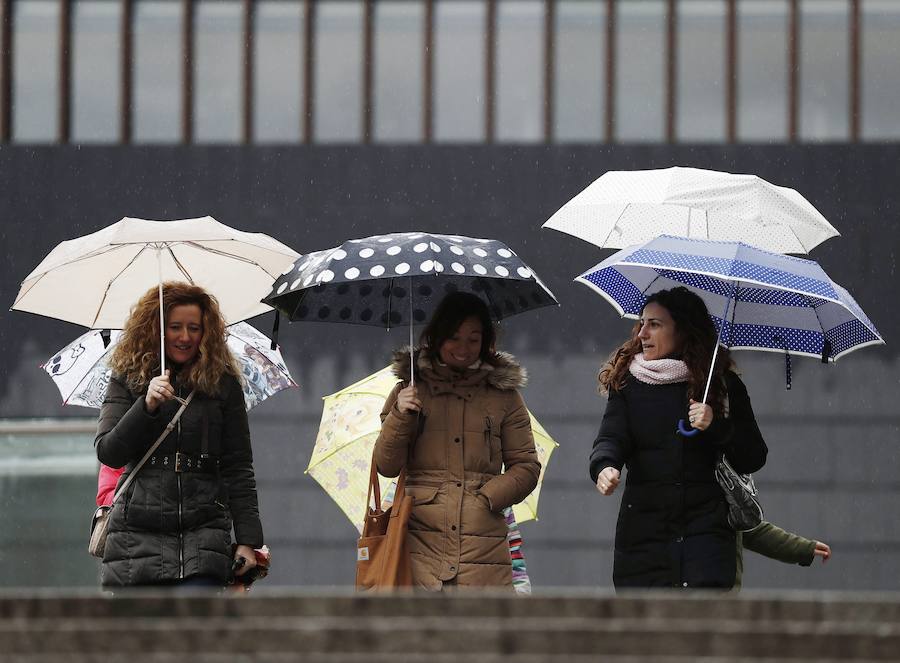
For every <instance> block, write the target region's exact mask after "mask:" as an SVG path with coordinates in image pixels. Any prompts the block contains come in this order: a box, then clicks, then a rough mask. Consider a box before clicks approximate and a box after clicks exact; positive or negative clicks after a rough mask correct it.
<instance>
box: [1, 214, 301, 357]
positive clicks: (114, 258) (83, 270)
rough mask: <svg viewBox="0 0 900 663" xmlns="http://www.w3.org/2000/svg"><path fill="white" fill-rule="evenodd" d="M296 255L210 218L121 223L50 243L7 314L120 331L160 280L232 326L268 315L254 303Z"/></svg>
mask: <svg viewBox="0 0 900 663" xmlns="http://www.w3.org/2000/svg"><path fill="white" fill-rule="evenodd" d="M298 255H299V254H298V253H297V252H296V251H294V250H293V249H291V248H290V247H288V246H285V245H284V244H282V243H281V242H279V241H277V240H275V239H272V238H271V237H269V236H268V235H264V234H262V233H248V232H243V231H240V230H235V229H234V228H230V227H228V226H226V225H223V224H221V223H219V222H218V221H216V220H215V219H213V218H212V217H210V216H205V217H202V218H198V219H182V220H177V221H149V220H145V219H132V218H128V217H126V218H124V219H122V220H121V221H119V222H118V223H114V224H112V225H111V226H108V227H106V228H103V229H102V230H98V231H97V232H95V233H92V234H90V235H85V236H83V237H78V238H77V239H72V240H68V241H65V242H62V243H60V244H59V245H57V247H56V248H55V249H53V250H52V251H51V252H50V253H49V254H48V255H47V257H46V258H44V259H43V260H42V261H41V263H40V264H39V265H38V266H37V267H35V269H34V271H32V272H31V274H29V275H28V276H27V277H26V278H25V280H24V281H23V282H22V286H21V288H20V289H19V294H18V295H17V296H16V300H15V303H14V304H13V305H12V309H13V310H16V311H27V312H29V313H36V314H38V315H45V316H47V317H50V318H57V319H59V320H66V321H67V322H74V323H75V324H78V325H83V326H85V327H89V328H92V329H121V328H122V327H123V326H124V324H125V320H126V318H127V317H128V314H129V311H130V310H131V307H132V306H133V305H134V304H135V302H136V301H137V300H138V298H139V297H140V296H141V295H143V294H144V293H145V292H147V290H148V289H149V288H152V287H154V286H159V291H160V302H162V283H163V282H164V281H186V282H189V283H193V284H195V285H198V286H201V287H202V288H204V289H205V290H206V291H207V292H210V293H211V294H213V295H214V296H215V297H216V299H218V301H219V305H220V307H221V310H222V315H223V316H224V317H225V322H226V324H233V323H235V322H240V321H241V320H246V319H247V318H251V317H253V316H255V315H259V314H260V313H265V312H266V311H269V310H271V309H270V308H269V306H268V305H266V304H263V303H261V302H260V299H262V297H264V296H265V295H266V294H268V292H269V290H270V287H271V284H272V281H273V280H274V279H275V278H276V277H278V276H281V275H282V274H283V273H284V271H285V269H290V268H291V265H292V264H293V261H294V260H295V259H296V258H297V256H298ZM162 311H163V306H162V305H160V316H162ZM162 334H163V324H162V323H160V335H161V336H162ZM161 341H162V339H161ZM161 354H163V353H161Z"/></svg>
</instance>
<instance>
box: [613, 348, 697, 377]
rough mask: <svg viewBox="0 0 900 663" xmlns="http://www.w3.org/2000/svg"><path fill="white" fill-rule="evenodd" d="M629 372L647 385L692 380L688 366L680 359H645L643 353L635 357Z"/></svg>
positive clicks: (629, 366)
mask: <svg viewBox="0 0 900 663" xmlns="http://www.w3.org/2000/svg"><path fill="white" fill-rule="evenodd" d="M628 371H629V372H630V373H631V374H632V375H633V376H634V377H636V378H637V379H638V380H640V381H641V382H643V383H645V384H672V383H673V382H687V381H688V379H689V378H690V373H689V372H688V367H687V364H685V363H684V362H683V361H681V360H680V359H644V353H643V352H641V353H638V354H636V355H635V356H634V358H633V359H632V360H631V363H630V364H629V365H628Z"/></svg>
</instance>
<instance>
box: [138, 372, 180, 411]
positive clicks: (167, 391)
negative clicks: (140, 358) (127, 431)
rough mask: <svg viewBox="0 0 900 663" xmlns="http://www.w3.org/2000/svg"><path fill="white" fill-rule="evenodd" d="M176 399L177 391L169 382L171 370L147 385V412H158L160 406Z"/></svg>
mask: <svg viewBox="0 0 900 663" xmlns="http://www.w3.org/2000/svg"><path fill="white" fill-rule="evenodd" d="M173 398H175V390H174V389H172V384H171V383H170V382H169V369H166V374H165V375H157V376H156V377H155V378H153V379H152V380H150V384H149V385H147V395H146V396H145V397H144V401H145V402H146V403H147V412H156V410H157V409H159V406H160V405H162V404H163V403H165V402H166V401H169V400H172V399H173Z"/></svg>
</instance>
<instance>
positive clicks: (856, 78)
mask: <svg viewBox="0 0 900 663" xmlns="http://www.w3.org/2000/svg"><path fill="white" fill-rule="evenodd" d="M861 42H862V33H861V32H860V18H859V0H850V140H851V141H852V142H854V143H855V142H857V141H858V140H859V133H860V131H859V130H860V116H861V115H862V103H861V99H860V87H861V81H862V78H861V70H860V68H861V58H860V52H861Z"/></svg>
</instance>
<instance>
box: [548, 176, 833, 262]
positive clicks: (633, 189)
mask: <svg viewBox="0 0 900 663" xmlns="http://www.w3.org/2000/svg"><path fill="white" fill-rule="evenodd" d="M543 227H544V228H552V229H554V230H559V231H561V232H564V233H567V234H569V235H573V236H575V237H578V238H580V239H583V240H584V241H586V242H590V243H591V244H595V245H596V246H599V247H600V248H615V249H621V248H625V247H627V246H631V245H633V244H640V243H642V242H646V241H649V240H651V239H653V238H654V237H656V236H658V235H674V236H679V237H692V238H698V239H711V240H719V241H729V242H743V243H745V244H750V245H753V246H758V247H760V248H762V249H765V250H767V251H772V252H775V253H809V251H810V250H811V249H812V248H813V247H814V246H816V245H817V244H820V243H821V242H824V241H825V240H827V239H829V238H830V237H836V236H837V235H839V234H840V233H838V231H837V230H835V228H834V227H833V226H832V225H831V224H830V223H828V221H827V220H826V219H825V217H824V216H822V214H820V213H819V211H818V210H817V209H816V208H815V207H813V205H812V204H811V203H810V202H809V201H807V200H806V199H805V198H804V197H803V196H802V195H800V194H799V193H797V191H795V190H794V189H790V188H787V187H783V186H775V185H774V184H770V183H769V182H766V181H765V180H763V179H761V178H759V177H757V176H755V175H734V174H731V173H723V172H719V171H715V170H701V169H699V168H680V167H673V168H664V169H659V170H621V171H609V172H608V173H606V174H604V175H602V176H601V177H600V178H598V179H597V180H595V181H594V182H593V183H592V184H590V185H589V186H588V187H587V188H586V189H585V190H584V191H582V192H581V193H579V194H578V195H576V196H575V197H574V198H572V199H571V200H570V201H569V202H567V203H566V204H565V205H563V206H562V208H560V210H559V211H557V212H556V214H554V215H553V216H552V217H550V219H549V220H548V221H547V222H546V223H544V225H543Z"/></svg>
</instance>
